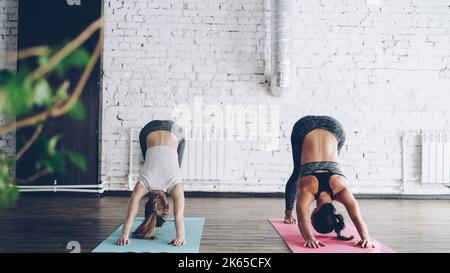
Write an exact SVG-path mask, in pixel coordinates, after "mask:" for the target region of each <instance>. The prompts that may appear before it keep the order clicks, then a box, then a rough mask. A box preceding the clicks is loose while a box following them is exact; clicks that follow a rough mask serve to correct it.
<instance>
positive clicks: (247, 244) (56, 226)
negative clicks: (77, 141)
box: [0, 196, 450, 253]
mask: <svg viewBox="0 0 450 273" xmlns="http://www.w3.org/2000/svg"><path fill="white" fill-rule="evenodd" d="M127 203H128V198H126V197H117V196H114V197H112V196H109V197H103V198H95V197H56V196H49V197H33V196H27V197H22V198H21V200H20V201H19V203H18V204H17V205H16V206H15V207H13V208H10V209H3V210H0V220H1V221H0V242H1V243H0V252H68V250H67V249H66V245H67V243H68V242H70V241H78V242H79V243H80V245H81V250H82V252H90V251H91V250H92V249H94V248H95V247H96V246H97V245H98V244H99V243H100V242H101V241H102V240H104V239H105V238H106V237H108V236H109V235H110V234H111V233H112V232H113V231H114V230H115V229H116V228H117V226H119V225H120V224H121V223H122V221H123V217H124V215H125V213H126V209H127ZM283 203H284V201H283V199H281V198H187V199H186V216H201V217H205V218H206V222H205V227H204V232H203V237H202V243H201V246H200V251H201V252H275V253H283V252H289V249H288V248H287V247H286V245H285V244H284V242H283V241H282V240H281V238H280V237H279V236H278V234H277V233H276V231H275V230H274V229H273V228H272V227H271V225H270V224H269V223H268V222H267V218H275V217H277V218H278V217H281V216H282V213H283V205H284V204H283ZM359 204H360V207H361V210H362V212H363V216H364V219H365V221H366V223H367V225H368V227H369V230H370V233H371V235H372V236H374V237H375V238H377V239H378V240H379V241H381V242H383V243H385V244H386V245H388V246H390V247H392V248H393V249H395V250H396V251H398V252H450V244H449V242H450V201H448V200H359ZM338 210H339V211H340V212H344V211H345V210H344V209H343V208H342V206H338ZM140 213H141V214H142V213H143V209H142V206H141V210H140ZM344 215H345V213H344ZM347 220H348V219H347Z"/></svg>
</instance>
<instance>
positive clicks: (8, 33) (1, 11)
mask: <svg viewBox="0 0 450 273" xmlns="http://www.w3.org/2000/svg"><path fill="white" fill-rule="evenodd" d="M17 7H18V0H0V54H2V53H3V54H4V53H6V52H14V51H15V50H16V49H17V14H18V9H17ZM0 69H9V70H15V69H16V62H7V61H6V60H5V59H4V58H0ZM5 122H6V121H5V120H4V119H3V118H2V117H1V116H0V125H1V124H4V123H5ZM0 148H1V149H2V150H3V151H5V152H6V153H7V154H13V153H14V152H15V150H16V144H15V134H7V135H4V136H0Z"/></svg>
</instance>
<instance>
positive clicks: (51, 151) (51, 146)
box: [47, 135, 61, 156]
mask: <svg viewBox="0 0 450 273" xmlns="http://www.w3.org/2000/svg"><path fill="white" fill-rule="evenodd" d="M60 139H61V135H55V136H53V137H51V138H50V139H49V141H48V142H47V153H48V155H49V156H54V155H55V154H56V152H57V151H56V145H57V144H58V141H59V140H60Z"/></svg>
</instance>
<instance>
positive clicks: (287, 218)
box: [283, 210, 297, 224]
mask: <svg viewBox="0 0 450 273" xmlns="http://www.w3.org/2000/svg"><path fill="white" fill-rule="evenodd" d="M284 215H285V216H284V221H283V222H284V223H285V224H296V223H297V220H296V219H295V218H294V216H292V210H285V212H284Z"/></svg>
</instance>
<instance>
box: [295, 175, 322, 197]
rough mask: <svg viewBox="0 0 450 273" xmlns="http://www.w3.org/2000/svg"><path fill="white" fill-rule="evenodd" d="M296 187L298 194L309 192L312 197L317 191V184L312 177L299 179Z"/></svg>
mask: <svg viewBox="0 0 450 273" xmlns="http://www.w3.org/2000/svg"><path fill="white" fill-rule="evenodd" d="M297 187H298V191H299V192H310V193H311V194H313V195H314V194H315V193H317V191H318V190H319V182H318V181H317V178H316V177H315V176H313V175H309V176H303V177H301V178H300V179H299V181H298V185H297Z"/></svg>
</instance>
